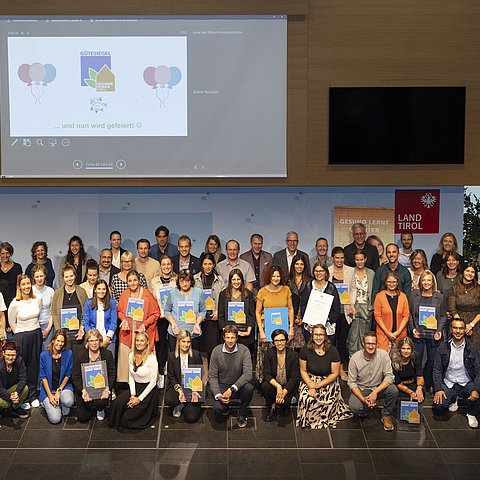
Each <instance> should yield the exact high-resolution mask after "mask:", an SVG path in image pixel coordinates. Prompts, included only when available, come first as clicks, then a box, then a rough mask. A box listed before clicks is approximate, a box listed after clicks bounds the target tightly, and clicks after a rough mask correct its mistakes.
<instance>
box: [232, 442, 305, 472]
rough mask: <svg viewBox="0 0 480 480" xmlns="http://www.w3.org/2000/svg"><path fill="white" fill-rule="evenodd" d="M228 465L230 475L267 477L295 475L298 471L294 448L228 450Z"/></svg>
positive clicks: (296, 455) (298, 465) (297, 460)
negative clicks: (246, 450)
mask: <svg viewBox="0 0 480 480" xmlns="http://www.w3.org/2000/svg"><path fill="white" fill-rule="evenodd" d="M228 466H229V472H230V475H231V476H242V475H243V476H245V475H249V476H251V475H256V476H258V477H261V478H267V477H272V478H273V477H275V478H278V477H282V476H285V477H296V476H298V475H299V472H300V462H299V459H298V453H297V451H296V450H291V449H284V450H277V451H274V452H272V450H264V451H262V450H249V451H248V453H246V452H245V450H243V449H238V450H236V449H235V450H229V451H228Z"/></svg>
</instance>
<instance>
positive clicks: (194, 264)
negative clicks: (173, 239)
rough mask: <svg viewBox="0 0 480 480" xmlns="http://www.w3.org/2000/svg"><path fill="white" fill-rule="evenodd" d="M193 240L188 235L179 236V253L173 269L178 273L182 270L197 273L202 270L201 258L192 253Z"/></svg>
mask: <svg viewBox="0 0 480 480" xmlns="http://www.w3.org/2000/svg"><path fill="white" fill-rule="evenodd" d="M191 250H192V241H191V240H190V237H188V236H187V235H182V236H181V237H179V238H178V255H177V256H176V257H174V258H173V271H174V272H175V273H176V274H177V275H178V274H179V273H181V272H190V273H191V274H192V275H195V274H196V273H198V272H199V271H200V259H198V258H197V257H194V256H193V255H190V251H191Z"/></svg>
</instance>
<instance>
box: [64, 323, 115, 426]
mask: <svg viewBox="0 0 480 480" xmlns="http://www.w3.org/2000/svg"><path fill="white" fill-rule="evenodd" d="M102 345H103V336H102V334H101V333H100V332H99V331H98V330H97V329H96V328H92V329H90V330H89V331H88V332H87V333H85V348H78V349H77V350H76V351H75V355H74V358H73V368H72V383H73V386H74V387H75V403H76V405H77V419H78V421H79V422H80V423H86V422H88V421H90V419H91V418H92V417H93V415H94V413H95V412H96V413H97V420H100V421H102V420H104V419H105V408H107V406H108V402H109V400H110V396H111V389H112V387H113V384H114V382H115V361H114V360H113V355H112V352H110V351H109V350H107V349H106V348H103V347H102ZM103 360H105V363H106V365H107V378H108V386H106V387H105V388H104V389H103V391H102V395H101V398H98V399H92V398H91V397H90V395H89V394H88V391H87V389H86V385H84V383H83V375H82V364H85V363H92V362H101V361H103Z"/></svg>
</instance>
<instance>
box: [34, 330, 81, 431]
mask: <svg viewBox="0 0 480 480" xmlns="http://www.w3.org/2000/svg"><path fill="white" fill-rule="evenodd" d="M66 343H67V332H66V331H65V330H63V329H60V330H57V331H56V332H55V333H54V334H53V337H52V340H51V341H50V345H49V346H48V347H47V350H45V351H44V352H42V353H41V354H40V403H41V404H42V406H43V408H44V409H45V413H46V415H47V418H48V421H49V422H50V423H53V424H56V423H60V422H61V421H62V416H67V415H68V414H69V413H70V407H71V406H72V405H73V400H74V398H73V386H72V383H71V381H70V379H71V378H72V364H73V354H72V351H71V350H68V349H65V346H66Z"/></svg>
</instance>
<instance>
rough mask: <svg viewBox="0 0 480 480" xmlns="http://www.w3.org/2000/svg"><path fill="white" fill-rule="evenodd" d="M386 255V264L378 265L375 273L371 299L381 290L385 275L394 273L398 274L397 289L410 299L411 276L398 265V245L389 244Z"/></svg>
mask: <svg viewBox="0 0 480 480" xmlns="http://www.w3.org/2000/svg"><path fill="white" fill-rule="evenodd" d="M386 254H387V258H388V263H385V264H384V265H380V266H379V267H378V268H377V270H376V271H375V277H374V278H373V289H372V296H373V298H375V295H376V294H377V293H378V292H379V291H380V290H381V288H382V285H383V283H384V282H385V276H386V275H387V273H388V272H395V271H396V272H397V273H398V277H399V282H398V288H400V290H401V291H402V292H403V293H404V294H405V295H406V296H407V297H409V298H410V293H411V291H412V276H411V275H410V272H409V271H408V269H406V268H405V267H404V266H403V265H400V263H399V261H398V257H399V255H400V252H399V250H398V245H396V244H395V243H389V244H388V245H387V248H386Z"/></svg>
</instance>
